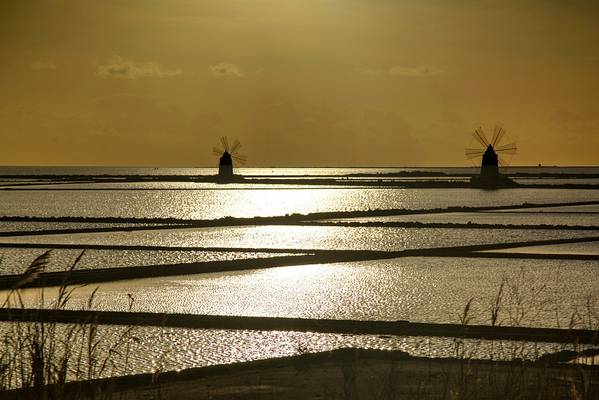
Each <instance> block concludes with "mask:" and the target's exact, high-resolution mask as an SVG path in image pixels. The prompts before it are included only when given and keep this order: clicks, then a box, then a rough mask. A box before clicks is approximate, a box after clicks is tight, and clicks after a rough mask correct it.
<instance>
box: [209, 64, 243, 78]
mask: <svg viewBox="0 0 599 400" xmlns="http://www.w3.org/2000/svg"><path fill="white" fill-rule="evenodd" d="M208 69H209V70H210V73H211V74H212V75H213V76H215V77H233V78H241V77H242V76H244V75H245V74H244V73H243V71H242V70H241V68H239V67H238V66H237V65H235V64H229V63H218V64H215V65H211V66H210V67H209V68H208Z"/></svg>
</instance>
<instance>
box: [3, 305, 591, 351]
mask: <svg viewBox="0 0 599 400" xmlns="http://www.w3.org/2000/svg"><path fill="white" fill-rule="evenodd" d="M0 320H2V321H30V322H58V323H94V324H108V325H136V326H160V327H176V328H192V329H235V330H258V331H294V332H319V333H338V334H352V335H395V336H430V337H457V338H465V339H485V340H518V341H528V342H547V343H579V344H597V343H599V332H598V331H596V330H583V329H557V328H527V327H519V326H518V327H517V326H490V325H466V324H464V325H462V324H433V323H420V322H409V321H363V320H336V319H316V318H283V317H247V316H230V315H200V314H177V313H150V312H130V311H125V312H122V311H91V310H63V309H61V310H56V309H27V308H0Z"/></svg>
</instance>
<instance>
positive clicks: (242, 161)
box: [231, 154, 247, 164]
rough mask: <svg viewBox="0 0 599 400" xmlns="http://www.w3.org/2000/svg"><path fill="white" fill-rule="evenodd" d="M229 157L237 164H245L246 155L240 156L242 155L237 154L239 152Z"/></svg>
mask: <svg viewBox="0 0 599 400" xmlns="http://www.w3.org/2000/svg"><path fill="white" fill-rule="evenodd" d="M231 158H232V159H233V160H234V161H235V162H237V163H238V164H245V162H246V161H247V157H246V156H242V155H239V154H235V155H232V156H231Z"/></svg>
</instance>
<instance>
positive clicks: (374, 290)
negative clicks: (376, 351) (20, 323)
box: [26, 257, 599, 327]
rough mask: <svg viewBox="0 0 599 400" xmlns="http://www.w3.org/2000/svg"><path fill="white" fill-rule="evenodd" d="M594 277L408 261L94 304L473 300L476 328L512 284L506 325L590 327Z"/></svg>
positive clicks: (311, 269)
mask: <svg viewBox="0 0 599 400" xmlns="http://www.w3.org/2000/svg"><path fill="white" fill-rule="evenodd" d="M596 273H597V263H596V261H575V262H572V261H570V262H567V263H566V262H564V261H562V260H519V259H480V258H472V259H469V258H420V257H415V258H412V257H408V258H399V259H393V260H380V261H364V262H352V263H335V264H317V265H302V266H291V267H277V268H270V269H262V270H254V271H247V272H228V273H209V274H199V275H190V276H184V277H164V278H148V279H138V280H129V281H121V282H114V283H106V284H101V285H99V286H100V289H99V291H98V292H97V293H96V297H95V303H94V304H95V307H96V308H98V309H102V310H119V311H125V310H127V307H128V301H127V298H128V295H127V293H129V294H132V295H133V297H134V298H135V310H136V311H152V312H177V313H192V314H213V315H252V316H273V317H305V318H332V319H360V320H390V321H395V320H408V321H413V322H445V323H459V318H460V314H461V313H462V312H463V310H464V307H465V305H466V303H467V302H468V301H469V299H471V298H472V299H473V302H472V304H471V308H470V314H469V320H470V323H473V324H489V323H490V322H489V321H490V315H491V312H490V310H491V305H492V303H493V301H494V298H495V296H496V295H497V292H498V290H499V287H500V285H501V283H502V282H504V284H505V285H506V286H505V293H504V295H503V300H502V304H501V311H500V313H499V323H501V325H518V326H543V327H564V326H566V327H567V326H568V325H569V323H570V322H571V321H572V318H573V316H574V318H575V320H574V321H575V322H576V321H577V320H576V318H580V321H578V322H579V323H580V324H581V325H584V324H586V319H585V318H586V317H585V316H586V315H587V311H586V310H587V306H589V304H590V306H591V307H592V312H599V298H598V297H597V290H596V289H597V282H596V280H595V278H594V277H595V276H596ZM95 287H96V285H91V286H90V287H87V288H82V289H79V290H78V291H77V292H76V294H75V297H74V299H73V302H72V304H71V307H74V308H78V307H81V306H83V305H84V304H85V302H86V301H87V298H88V297H89V295H90V293H91V291H92V290H93V289H94V288H95ZM38 295H39V290H37V289H31V290H28V291H27V295H26V297H27V299H28V301H30V302H34V303H35V302H36V301H37V300H36V299H37V298H38ZM46 298H51V296H48V295H47V294H46ZM589 301H591V303H588V302H589ZM592 318H595V317H592ZM596 322H599V321H596ZM596 322H594V323H596Z"/></svg>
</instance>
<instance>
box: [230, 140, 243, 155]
mask: <svg viewBox="0 0 599 400" xmlns="http://www.w3.org/2000/svg"><path fill="white" fill-rule="evenodd" d="M240 148H241V143H240V142H239V140H236V141H234V142H233V145H232V146H231V151H230V153H231V154H235V153H236V152H237V150H239V149H240Z"/></svg>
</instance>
